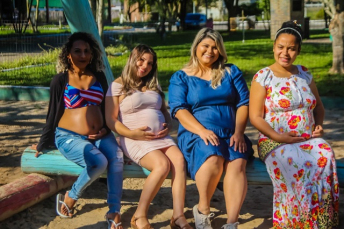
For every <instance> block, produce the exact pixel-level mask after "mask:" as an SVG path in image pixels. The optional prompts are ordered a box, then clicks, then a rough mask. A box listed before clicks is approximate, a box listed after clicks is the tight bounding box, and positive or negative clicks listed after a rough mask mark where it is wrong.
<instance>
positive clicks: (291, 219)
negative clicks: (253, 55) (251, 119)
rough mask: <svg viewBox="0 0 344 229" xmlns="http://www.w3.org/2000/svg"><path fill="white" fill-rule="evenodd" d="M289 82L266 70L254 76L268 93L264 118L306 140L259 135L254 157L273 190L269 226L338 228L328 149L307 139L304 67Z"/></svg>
mask: <svg viewBox="0 0 344 229" xmlns="http://www.w3.org/2000/svg"><path fill="white" fill-rule="evenodd" d="M297 67H298V70H299V73H298V74H297V75H293V76H292V77H290V78H280V77H276V76H275V75H274V74H273V72H272V71H271V70H270V69H269V68H264V69H262V70H260V71H259V72H258V73H257V74H256V75H255V76H254V78H253V80H254V81H256V82H258V83H259V84H260V85H262V86H263V87H264V88H265V89H266V92H267V95H266V100H265V104H264V119H265V121H266V122H268V123H269V124H270V126H271V127H272V128H273V129H274V130H275V131H276V132H278V133H285V132H290V131H292V132H294V133H296V134H297V136H303V137H305V138H306V139H307V140H306V141H304V142H301V143H294V144H281V143H278V142H275V141H273V140H272V139H269V138H268V137H266V136H265V135H264V134H262V133H259V139H258V154H259V157H260V158H261V159H262V160H263V161H265V164H266V167H267V171H268V173H269V175H270V178H271V180H272V183H273V187H274V198H273V203H274V206H273V227H274V228H305V229H306V228H311V229H317V228H319V229H320V228H326V229H327V228H332V227H334V226H337V225H338V208H339V202H338V198H339V186H338V185H339V184H338V178H337V174H336V164H335V157H334V153H333V151H332V148H331V147H330V146H329V144H328V143H327V142H326V141H325V140H323V139H322V138H311V135H312V131H313V130H314V117H313V109H314V108H315V106H316V99H315V97H314V95H313V93H312V92H311V89H310V88H309V84H310V83H311V81H312V75H311V74H310V73H309V72H308V70H307V69H306V68H305V67H303V66H297Z"/></svg>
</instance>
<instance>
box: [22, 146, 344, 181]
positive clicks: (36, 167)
mask: <svg viewBox="0 0 344 229" xmlns="http://www.w3.org/2000/svg"><path fill="white" fill-rule="evenodd" d="M35 153H36V152H35V150H32V149H31V148H30V147H28V148H26V149H25V150H24V153H23V155H22V157H21V168H22V171H23V172H24V173H40V174H44V175H70V176H78V175H79V174H80V172H81V170H82V168H81V167H80V166H78V165H76V164H75V163H73V162H71V161H68V160H67V159H66V158H65V157H64V156H63V155H62V154H61V153H60V152H59V151H58V150H56V149H55V150H45V151H43V154H41V155H40V156H39V157H38V158H36V157H35ZM149 173H150V172H149V171H148V170H146V169H144V168H142V167H140V166H138V165H137V164H135V163H134V162H132V161H131V160H130V159H128V158H126V157H125V160H124V173H123V177H124V178H146V177H147V176H148V175H149ZM337 173H338V177H339V183H340V187H343V186H344V163H343V162H340V161H338V160H337ZM246 174H247V181H248V183H249V184H255V185H271V180H270V177H269V174H268V173H267V171H266V167H265V164H264V163H263V162H262V161H261V160H259V159H258V158H255V159H254V160H252V161H250V162H249V163H248V164H247V168H246ZM102 177H106V173H104V174H103V175H102Z"/></svg>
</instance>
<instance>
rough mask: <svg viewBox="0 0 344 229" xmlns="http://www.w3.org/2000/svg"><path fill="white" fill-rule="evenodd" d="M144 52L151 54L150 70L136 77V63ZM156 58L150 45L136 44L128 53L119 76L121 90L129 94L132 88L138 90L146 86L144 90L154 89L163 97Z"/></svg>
mask: <svg viewBox="0 0 344 229" xmlns="http://www.w3.org/2000/svg"><path fill="white" fill-rule="evenodd" d="M145 53H149V54H151V55H152V56H153V63H152V70H151V71H150V72H149V73H148V74H147V75H146V76H145V77H143V78H139V77H137V66H136V64H137V61H138V60H139V59H140V58H141V57H142V56H143V55H144V54H145ZM157 59H158V58H157V55H156V53H155V52H154V50H153V49H152V48H151V47H149V46H147V45H143V44H139V45H137V46H136V47H135V48H134V49H133V50H132V52H131V53H130V56H129V58H128V60H127V63H126V64H125V66H124V68H123V71H122V74H121V76H120V77H121V78H122V83H123V88H122V92H123V93H124V94H126V95H130V94H132V92H133V91H134V90H140V89H142V88H143V87H146V90H151V91H156V92H158V93H159V94H160V95H161V97H162V98H164V93H163V92H162V90H161V87H160V85H159V81H158V64H157Z"/></svg>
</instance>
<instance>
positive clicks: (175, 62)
mask: <svg viewBox="0 0 344 229" xmlns="http://www.w3.org/2000/svg"><path fill="white" fill-rule="evenodd" d="M196 33H197V31H185V32H176V33H168V34H167V36H166V38H165V39H161V38H160V36H159V35H158V34H155V33H143V34H134V35H132V40H133V41H134V43H132V44H130V45H128V46H125V45H124V44H121V45H110V46H108V47H106V53H107V54H108V60H109V63H110V66H111V69H112V72H113V74H114V77H115V78H117V77H118V76H119V75H120V74H121V71H122V69H123V67H124V65H125V63H126V61H127V58H128V56H129V53H130V47H134V46H135V45H136V44H138V43H144V44H147V45H150V46H152V47H153V48H154V50H155V51H156V53H157V55H158V71H159V72H158V76H159V82H160V84H161V86H162V88H163V90H167V88H168V85H169V79H170V77H171V75H172V74H173V73H174V72H176V71H177V70H179V69H181V68H182V67H183V66H184V65H185V64H186V63H187V62H188V60H189V58H190V47H191V44H192V41H193V39H194V36H195V34H196ZM311 33H313V34H311V39H315V38H316V39H318V38H322V37H328V36H329V34H328V31H325V30H317V31H311ZM222 35H223V38H224V42H225V48H226V50H227V54H228V62H229V63H234V64H235V65H237V66H238V67H239V68H240V69H241V70H242V72H243V75H244V77H245V80H246V82H247V83H248V85H249V86H250V83H251V79H252V77H253V75H254V74H255V73H256V72H257V71H258V70H260V69H261V68H264V67H266V66H269V65H271V64H273V63H274V59H273V52H272V46H273V41H271V40H270V39H269V33H268V32H266V31H247V33H246V34H245V42H244V43H243V42H242V34H241V32H236V33H231V34H228V33H222ZM311 39H310V40H311ZM59 51H60V49H52V50H48V51H43V52H42V53H40V55H36V56H31V55H24V56H22V57H21V58H19V59H16V60H15V61H12V62H5V63H0V84H11V85H44V86H49V83H50V80H51V78H52V76H53V75H54V74H55V66H54V65H55V63H56V59H57V56H58V53H59ZM114 54H115V55H114ZM122 54H123V55H122ZM121 55H122V56H121ZM42 63H50V64H51V65H48V66H43V67H34V68H23V69H20V70H17V71H12V72H1V70H3V69H9V68H16V67H21V66H28V65H36V64H42ZM295 64H301V65H304V66H306V67H307V68H308V69H310V71H311V72H312V74H313V76H314V80H315V81H316V83H317V86H318V89H319V92H320V95H322V96H325V95H326V96H344V90H342V89H341V88H343V86H344V79H343V78H344V77H342V76H339V75H329V74H328V70H329V69H330V68H331V66H332V47H331V44H309V43H305V44H303V45H302V51H301V54H300V55H299V56H298V58H297V60H296V62H295ZM14 72H15V74H13V73H14Z"/></svg>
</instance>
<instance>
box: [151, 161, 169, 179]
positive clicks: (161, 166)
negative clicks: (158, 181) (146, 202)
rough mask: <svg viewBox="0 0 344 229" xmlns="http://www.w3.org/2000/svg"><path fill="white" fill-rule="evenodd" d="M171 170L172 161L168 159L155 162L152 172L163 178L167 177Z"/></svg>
mask: <svg viewBox="0 0 344 229" xmlns="http://www.w3.org/2000/svg"><path fill="white" fill-rule="evenodd" d="M170 169H171V166H170V161H169V160H168V159H167V158H161V159H160V160H158V161H157V162H155V165H154V167H153V170H152V172H157V173H159V174H161V176H164V177H166V176H167V175H168V173H169V172H170Z"/></svg>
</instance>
